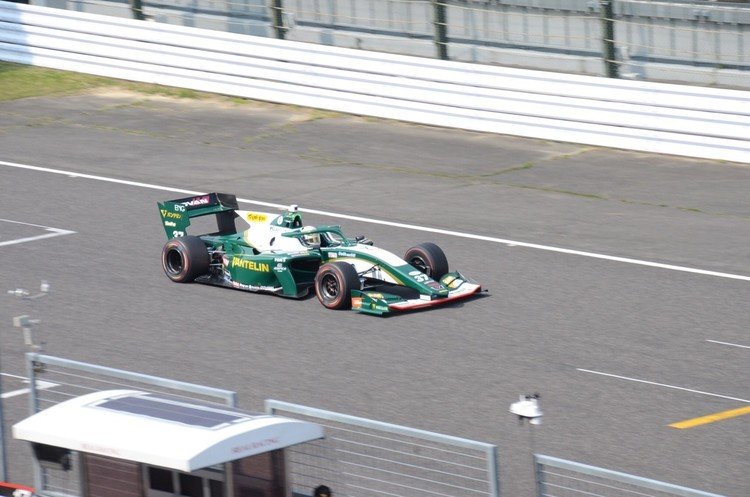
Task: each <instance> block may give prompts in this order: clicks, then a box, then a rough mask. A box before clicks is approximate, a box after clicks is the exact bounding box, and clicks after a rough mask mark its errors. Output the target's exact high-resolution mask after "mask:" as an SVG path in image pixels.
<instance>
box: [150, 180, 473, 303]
mask: <svg viewBox="0 0 750 497" xmlns="http://www.w3.org/2000/svg"><path fill="white" fill-rule="evenodd" d="M158 206H159V214H160V216H161V221H162V226H163V227H164V231H165V233H166V235H167V238H168V241H167V243H166V245H164V248H163V250H162V267H163V268H164V272H165V273H166V275H167V277H169V278H170V279H171V280H172V281H175V282H179V283H187V282H192V281H194V282H198V283H206V284H210V285H217V286H225V287H229V288H237V289H240V290H247V291H253V292H261V293H272V294H276V295H280V296H282V297H291V298H302V297H305V296H307V295H308V294H309V293H310V292H311V291H315V294H316V295H317V297H318V300H320V302H321V303H322V304H323V305H324V306H325V307H327V308H329V309H354V310H356V311H359V312H364V313H368V314H376V315H382V314H387V313H389V312H392V311H401V310H410V309H421V308H426V307H432V306H435V305H440V304H445V303H448V302H453V301H455V300H459V299H463V298H467V297H470V296H472V295H475V294H477V293H478V292H480V291H481V286H480V285H479V284H477V283H476V282H474V281H472V280H470V279H468V278H466V277H464V276H463V275H461V274H460V273H458V272H450V271H449V268H448V261H447V259H446V257H445V254H444V253H443V251H442V250H441V249H440V248H439V247H438V246H437V245H435V244H433V243H429V242H428V243H422V244H419V245H416V246H414V247H412V248H410V249H409V250H407V251H406V254H405V256H404V257H403V258H401V257H399V256H396V255H394V254H392V253H391V252H388V251H386V250H383V249H381V248H378V247H375V246H374V245H373V243H372V242H371V241H370V240H368V239H366V238H365V237H363V236H358V237H356V238H348V237H346V236H345V235H344V233H343V232H342V231H341V228H340V227H339V226H333V225H330V226H328V225H326V226H304V225H303V224H302V215H301V213H300V212H299V210H298V208H297V206H295V205H293V206H290V207H289V209H287V210H285V211H283V212H280V213H276V214H273V213H267V212H257V211H248V210H241V209H240V208H239V206H238V204H237V199H236V197H235V196H234V195H230V194H225V193H208V194H205V195H198V196H194V197H188V198H181V199H176V200H169V201H165V202H159V203H158ZM203 216H213V217H214V218H215V221H216V222H215V225H216V230H215V231H213V232H211V233H205V234H201V235H198V236H194V235H189V234H188V229H189V228H190V220H191V219H194V218H197V217H203Z"/></svg>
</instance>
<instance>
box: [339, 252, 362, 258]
mask: <svg viewBox="0 0 750 497" xmlns="http://www.w3.org/2000/svg"><path fill="white" fill-rule="evenodd" d="M336 255H338V256H339V257H352V258H354V257H357V254H355V253H354V252H339V253H338V254H336Z"/></svg>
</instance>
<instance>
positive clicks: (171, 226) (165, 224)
mask: <svg viewBox="0 0 750 497" xmlns="http://www.w3.org/2000/svg"><path fill="white" fill-rule="evenodd" d="M164 226H169V227H170V228H174V227H176V226H177V223H175V222H174V221H164Z"/></svg>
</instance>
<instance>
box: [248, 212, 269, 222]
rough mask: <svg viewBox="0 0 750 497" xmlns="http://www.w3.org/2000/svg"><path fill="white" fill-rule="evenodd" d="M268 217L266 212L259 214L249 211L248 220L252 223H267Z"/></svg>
mask: <svg viewBox="0 0 750 497" xmlns="http://www.w3.org/2000/svg"><path fill="white" fill-rule="evenodd" d="M267 219H268V216H266V215H265V214H258V213H257V212H248V213H247V220H248V222H251V223H265V222H266V220H267Z"/></svg>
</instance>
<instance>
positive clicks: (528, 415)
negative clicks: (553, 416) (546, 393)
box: [510, 393, 544, 425]
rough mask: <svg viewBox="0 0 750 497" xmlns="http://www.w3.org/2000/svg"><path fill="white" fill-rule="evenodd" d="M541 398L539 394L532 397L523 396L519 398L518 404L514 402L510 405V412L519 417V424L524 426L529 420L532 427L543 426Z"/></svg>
mask: <svg viewBox="0 0 750 497" xmlns="http://www.w3.org/2000/svg"><path fill="white" fill-rule="evenodd" d="M539 397H540V395H539V394H538V393H535V394H531V395H521V396H520V397H519V398H518V402H513V403H512V404H511V405H510V412H512V413H513V414H515V415H517V416H518V422H519V423H520V424H523V422H524V420H528V421H529V423H530V424H532V425H540V424H542V416H544V414H543V413H542V410H541V409H540V408H539Z"/></svg>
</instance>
